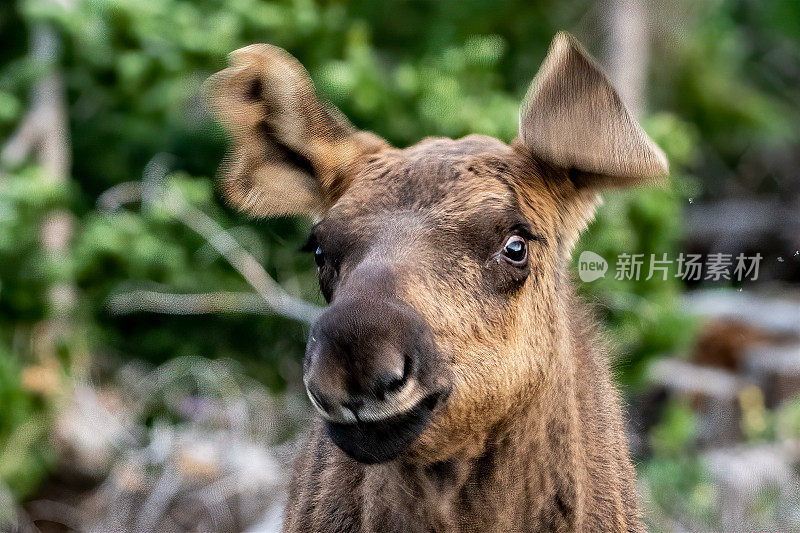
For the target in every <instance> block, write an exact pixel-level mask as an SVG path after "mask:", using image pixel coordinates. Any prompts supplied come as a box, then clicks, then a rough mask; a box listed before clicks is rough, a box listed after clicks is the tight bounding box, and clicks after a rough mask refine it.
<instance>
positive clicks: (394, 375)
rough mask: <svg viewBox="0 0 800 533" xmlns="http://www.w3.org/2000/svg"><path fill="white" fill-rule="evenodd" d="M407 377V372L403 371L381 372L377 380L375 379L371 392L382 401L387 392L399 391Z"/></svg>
mask: <svg viewBox="0 0 800 533" xmlns="http://www.w3.org/2000/svg"><path fill="white" fill-rule="evenodd" d="M407 378H408V376H407V374H406V373H405V372H403V373H402V374H401V373H400V372H387V373H384V374H381V375H380V376H379V377H378V379H377V380H375V386H374V387H373V393H374V395H375V397H376V398H378V400H380V401H383V400H385V399H386V395H387V394H392V393H395V392H397V391H399V390H400V389H401V388H402V387H403V385H404V384H405V382H406V379H407Z"/></svg>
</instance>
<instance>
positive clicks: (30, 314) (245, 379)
mask: <svg viewBox="0 0 800 533" xmlns="http://www.w3.org/2000/svg"><path fill="white" fill-rule="evenodd" d="M560 29H565V30H568V31H570V32H572V33H573V34H575V35H576V36H577V37H578V38H579V39H580V40H581V41H582V42H583V43H584V44H585V45H586V47H587V48H588V49H589V50H591V51H592V52H593V53H594V54H595V55H596V56H597V57H598V59H599V60H600V62H601V63H602V64H603V65H604V66H605V68H606V70H607V72H608V74H609V76H610V77H611V78H612V79H613V80H614V82H615V84H616V85H617V87H618V88H619V89H620V92H621V94H622V97H623V99H624V100H625V101H626V102H627V103H628V105H629V106H630V108H631V109H632V110H633V111H634V112H635V113H636V114H637V115H638V116H639V118H640V121H641V123H642V124H643V126H644V128H645V129H646V130H647V132H648V133H649V134H650V135H651V137H653V138H654V139H655V140H656V142H658V143H659V144H660V145H661V146H662V147H663V148H664V150H665V151H666V152H667V154H668V156H669V159H670V162H671V168H672V180H671V183H670V186H669V187H667V188H665V189H658V190H639V191H632V192H625V193H613V194H608V195H606V202H605V204H604V206H603V207H602V208H601V209H600V212H599V214H598V218H597V220H596V221H595V222H594V223H593V224H592V226H591V227H590V230H589V232H588V233H587V234H586V235H585V236H584V238H583V239H582V240H581V243H580V245H579V250H577V251H576V254H575V257H578V255H579V253H580V251H582V250H591V251H593V252H595V253H597V254H599V255H601V256H602V257H604V258H606V259H607V260H608V261H609V263H611V264H612V265H613V264H614V262H615V261H616V258H617V256H618V255H619V254H621V253H627V254H634V253H642V254H645V255H646V256H647V257H649V255H650V254H657V255H658V257H659V258H660V257H661V255H662V254H665V253H666V254H668V256H669V257H670V258H672V259H676V258H677V257H678V256H679V254H681V253H684V254H689V253H698V254H704V256H706V255H707V254H716V253H724V254H732V255H734V256H735V255H736V254H739V253H744V254H747V255H748V256H754V255H755V254H760V256H761V257H762V260H761V262H760V270H759V273H758V276H757V279H755V280H754V279H751V278H752V276H750V278H748V279H746V280H743V281H738V280H736V279H732V280H726V279H719V280H705V279H700V280H684V279H682V277H681V276H680V275H679V274H680V273H679V272H677V270H676V265H675V264H673V265H672V266H671V267H670V271H669V276H668V278H667V280H664V279H663V278H662V277H661V276H656V277H653V278H652V279H650V280H646V279H644V278H645V276H642V277H641V278H640V279H639V280H627V279H616V277H615V276H613V275H607V276H606V277H604V278H601V279H599V280H597V281H593V282H591V283H579V286H580V290H581V292H582V293H584V295H585V296H586V297H587V298H588V299H589V300H590V301H592V302H593V303H594V305H595V307H596V310H597V314H598V316H599V317H600V318H601V319H602V320H603V321H604V323H605V324H604V325H605V327H606V329H607V330H608V332H609V337H610V339H611V355H612V357H613V361H614V369H615V372H616V374H617V377H618V380H619V383H620V384H621V387H622V390H623V393H624V397H625V401H626V404H627V406H628V411H629V413H628V418H629V420H630V423H629V433H630V442H631V448H632V451H633V454H634V459H635V463H636V466H637V470H638V473H639V479H640V483H639V484H640V494H641V499H642V502H643V503H642V507H643V510H644V513H645V515H646V519H647V523H648V526H649V527H650V529H651V530H653V531H665V532H666V531H734V530H735V531H800V477H799V476H800V469H799V468H798V465H799V463H800V179H799V177H798V169H800V128H798V124H800V105H799V104H800V3H798V2H796V1H793V0H785V1H780V0H775V1H770V2H761V1H757V0H730V1H726V2H722V1H704V0H703V1H701V0H698V1H694V2H687V1H675V2H642V3H636V2H620V3H614V2H599V3H598V2H589V1H569V2H564V1H558V2H557V1H546V2H537V3H533V2H527V1H521V0H494V1H491V2H489V1H478V0H414V1H399V0H390V1H384V2H373V1H369V0H353V1H347V0H338V1H335V0H331V1H314V0H291V1H290V0H286V1H266V0H229V1H223V0H207V1H187V0H136V1H130V0H8V1H5V2H2V3H0V530H3V531H5V530H15V529H19V530H21V531H28V530H30V531H35V530H37V528H38V529H39V530H41V531H70V530H77V531H223V530H224V531H230V530H240V531H276V530H277V528H279V524H280V515H281V506H282V501H283V498H284V494H285V486H286V482H287V475H288V470H287V468H288V465H289V464H290V462H291V458H292V455H293V452H294V449H295V443H296V441H297V439H298V436H299V435H300V434H301V432H302V428H303V427H304V425H305V424H306V422H307V419H308V417H309V416H310V410H309V406H308V404H307V402H306V399H305V394H304V392H303V389H302V383H301V359H302V354H303V347H304V343H305V338H306V334H307V331H308V325H307V320H308V317H309V315H310V314H312V312H313V308H311V307H309V304H308V303H310V304H313V305H322V304H323V303H324V302H323V299H322V298H321V296H320V295H319V292H318V289H317V282H316V272H315V268H314V262H313V259H312V258H311V257H310V256H309V255H308V254H304V253H301V252H300V251H299V249H300V247H301V246H302V244H303V243H304V241H305V239H306V237H307V231H308V229H309V227H310V223H309V222H308V221H307V220H304V219H294V218H284V219H275V220H268V221H254V220H248V219H246V218H244V217H243V216H241V215H238V214H236V213H234V212H232V211H231V210H229V209H228V208H227V207H226V206H225V205H224V204H223V202H222V201H221V200H220V197H219V195H218V194H217V192H216V191H215V188H214V182H213V176H214V174H215V169H216V167H217V165H218V164H219V162H220V160H221V158H222V156H223V153H224V150H225V136H224V133H223V132H222V130H221V129H220V127H219V126H218V125H217V124H215V123H214V122H213V120H212V118H211V117H210V115H209V113H208V110H207V108H206V106H205V103H204V101H203V99H202V96H201V93H202V91H201V85H202V83H203V81H204V80H205V79H206V78H207V77H208V76H209V75H210V74H211V73H213V72H215V71H218V70H220V69H222V68H224V66H225V61H226V55H227V54H228V53H229V52H230V51H232V50H234V49H236V48H239V47H241V46H243V45H246V44H250V43H253V42H269V43H273V44H277V45H279V46H281V47H284V48H286V49H287V50H289V51H290V52H291V53H292V54H294V55H295V56H296V57H298V58H299V59H300V61H301V62H302V63H303V64H304V65H305V66H306V67H307V68H308V69H309V71H310V73H311V76H312V78H313V79H314V81H315V82H316V84H317V86H318V88H319V91H320V93H321V94H322V95H323V97H324V98H325V99H327V100H329V101H331V102H333V103H334V104H336V105H337V106H338V107H339V108H340V109H341V110H342V111H344V112H345V114H347V115H348V116H349V117H350V118H351V120H352V121H353V122H354V123H355V124H356V125H357V126H358V127H360V128H363V129H371V130H374V131H375V132H377V133H378V134H380V135H382V136H384V137H385V138H386V139H388V140H389V141H390V142H392V143H393V144H395V145H396V146H406V145H409V144H412V143H414V142H416V141H417V140H419V139H420V138H422V137H424V136H429V135H442V136H448V137H459V136H463V135H466V134H469V133H483V134H487V135H492V136H496V137H499V138H500V139H501V140H504V141H511V140H512V139H513V138H514V137H515V135H516V130H517V111H518V106H519V103H520V101H521V99H522V96H523V95H524V93H525V90H526V88H527V85H528V83H529V82H530V80H531V78H532V77H533V75H534V74H535V72H536V70H537V68H538V66H539V64H540V62H541V60H542V59H543V57H544V55H545V53H546V50H547V46H548V44H549V42H550V40H551V39H552V37H553V35H554V33H555V32H556V31H557V30H560ZM646 268H647V263H645V269H646ZM612 270H613V269H612ZM576 278H577V276H576ZM248 280H250V281H248ZM273 280H274V281H275V282H277V283H278V284H279V285H277V286H275V285H273V283H272V281H273ZM283 291H285V293H284V292H283ZM276 295H277V296H276ZM286 295H289V296H290V298H288V299H285V300H284V301H288V302H289V304H288V305H286V306H283V307H280V308H277V309H276V307H275V306H274V305H273V303H274V301H275V299H276V298H278V297H282V296H286ZM306 302H308V303H306ZM276 311H277V312H276Z"/></svg>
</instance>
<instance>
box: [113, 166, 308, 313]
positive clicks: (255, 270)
mask: <svg viewBox="0 0 800 533" xmlns="http://www.w3.org/2000/svg"><path fill="white" fill-rule="evenodd" d="M148 168H149V169H158V171H159V172H161V171H164V167H163V166H162V165H148ZM148 174H149V172H148ZM145 181H146V182H147V183H150V184H151V185H152V184H153V183H159V182H160V181H161V180H160V179H159V178H158V177H153V176H145ZM149 188H150V187H149ZM143 190H144V187H143V186H142V184H140V183H137V182H129V183H121V184H119V185H115V186H114V187H112V188H111V189H109V190H107V191H106V192H104V193H103V194H102V195H101V196H100V198H99V199H98V206H99V208H101V209H103V210H106V211H114V210H116V209H119V208H120V207H121V206H122V205H124V204H126V203H129V202H133V201H136V200H140V199H142V197H143ZM159 192H161V195H160V197H161V200H162V205H163V206H164V207H165V208H166V209H167V210H168V211H169V212H170V213H171V214H172V215H173V216H174V217H175V218H177V219H178V220H180V221H181V222H182V223H183V224H185V225H186V226H187V227H189V228H190V229H192V230H194V231H195V232H196V233H197V234H198V235H200V236H201V237H203V238H204V239H205V240H206V241H208V243H209V244H210V245H211V246H212V247H213V248H214V249H215V250H217V252H219V254H220V255H221V256H222V257H223V258H225V260H226V261H227V262H228V263H229V264H230V265H231V266H232V267H233V268H234V269H236V271H238V272H239V274H241V275H242V277H243V278H244V279H245V280H246V281H247V282H248V283H249V284H250V286H251V287H253V289H254V290H255V291H256V294H255V295H252V298H251V295H247V294H242V293H225V292H219V293H209V294H192V295H181V294H164V293H157V292H151V291H134V292H131V293H127V294H125V293H123V294H118V295H116V296H112V297H111V298H110V299H109V307H110V309H111V312H113V313H115V314H124V313H129V312H134V311H136V310H143V311H152V312H164V313H170V314H200V313H212V312H250V313H259V314H268V312H269V310H271V311H272V312H274V313H276V314H279V315H282V316H285V317H288V318H292V319H294V320H299V321H300V322H305V323H307V324H310V323H312V322H314V320H316V318H317V317H318V316H319V313H320V312H321V308H320V307H319V306H316V305H314V304H311V303H309V302H306V301H304V300H301V299H299V298H295V297H294V296H291V295H290V294H288V293H287V292H286V291H284V290H283V288H282V287H281V286H280V285H279V284H278V283H277V282H276V281H275V280H274V279H272V277H271V276H270V275H269V274H267V271H266V270H264V267H262V266H261V264H260V263H259V262H258V261H257V260H256V259H255V257H253V256H252V255H251V254H250V253H249V252H248V251H247V250H246V249H245V248H244V247H243V246H242V245H241V244H239V242H238V241H237V240H236V239H235V238H234V237H233V236H232V235H231V234H230V233H228V232H227V231H225V229H224V228H223V227H222V226H220V225H219V223H217V221H215V220H214V219H213V218H211V217H209V216H208V215H206V214H205V213H204V212H203V211H201V210H200V209H197V208H196V207H194V206H192V205H191V204H189V203H188V202H187V201H186V200H185V198H183V196H182V195H181V194H180V191H178V190H177V189H176V188H174V187H173V188H171V189H167V188H166V187H163V186H161V187H160V191H159ZM150 195H152V196H157V195H156V194H154V191H150ZM148 200H149V201H150V202H153V201H154V200H155V198H152V197H151V198H149V199H148ZM134 297H141V298H142V301H141V302H140V303H139V305H138V306H137V305H135V302H133V301H132V298H134ZM254 298H259V299H260V301H261V304H259V303H258V302H256V301H255V300H254ZM180 304H183V305H186V306H187V310H186V311H185V312H184V313H181V312H180V311H179V310H178V309H177V307H176V306H178V305H180ZM139 308H140V309H139Z"/></svg>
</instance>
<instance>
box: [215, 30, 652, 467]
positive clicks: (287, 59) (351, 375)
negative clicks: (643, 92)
mask: <svg viewBox="0 0 800 533" xmlns="http://www.w3.org/2000/svg"><path fill="white" fill-rule="evenodd" d="M233 63H234V65H233V66H232V67H231V68H229V69H227V70H225V71H223V72H221V73H219V74H218V75H216V76H215V77H214V78H212V81H211V85H210V87H211V90H212V95H213V102H214V105H215V108H216V109H217V110H218V112H219V113H220V116H221V117H222V119H223V121H224V122H225V123H226V125H227V126H228V127H229V129H230V130H231V131H232V133H233V136H234V141H235V149H234V150H233V152H232V153H231V155H230V156H229V158H228V160H227V162H226V164H225V167H224V169H223V173H224V190H225V192H226V195H227V197H228V198H229V200H230V201H231V202H232V203H233V204H234V205H236V206H237V207H239V208H240V209H242V210H244V211H248V212H251V213H254V214H257V215H260V216H267V215H276V214H287V213H303V214H313V215H315V216H316V217H317V218H318V219H319V222H318V223H317V224H316V225H315V226H314V228H313V230H312V233H311V236H310V240H309V248H310V249H311V250H312V251H313V252H314V259H315V261H316V263H317V266H318V269H319V282H320V288H321V290H322V292H323V294H324V296H325V298H326V300H327V301H328V302H329V304H330V305H329V306H328V307H327V308H326V310H325V311H324V312H323V314H322V315H321V316H320V317H319V319H318V320H317V322H316V323H315V324H314V325H313V326H312V328H311V331H310V336H309V341H308V345H307V349H306V357H305V361H304V383H305V386H306V389H307V392H308V395H309V398H310V399H311V402H312V403H313V405H314V407H315V408H316V409H317V411H318V412H319V414H320V415H321V416H322V417H323V419H324V423H325V425H326V427H327V430H328V434H329V435H330V437H331V438H332V440H333V441H334V442H335V443H336V445H337V446H339V448H341V449H342V450H343V451H344V452H345V453H347V454H348V455H349V456H351V457H352V458H354V459H356V460H358V461H361V462H365V463H376V462H384V461H388V460H391V459H394V458H395V457H397V456H398V455H400V454H404V453H405V454H406V455H407V456H408V457H410V458H413V457H421V458H426V459H429V460H430V459H433V458H436V457H438V456H443V455H444V454H447V453H451V452H453V451H455V450H457V449H458V447H459V446H468V445H470V440H471V438H473V437H474V438H479V436H480V434H481V433H483V432H486V431H489V428H491V427H492V426H494V425H496V424H497V423H498V422H499V421H500V420H502V419H503V418H504V417H507V416H512V415H513V411H514V409H516V408H519V407H520V404H521V403H524V402H525V399H527V398H530V397H531V395H532V394H535V390H536V388H537V383H539V382H540V381H541V380H542V379H546V378H547V375H548V373H550V372H554V371H557V370H556V367H557V364H558V362H557V361H556V359H555V358H554V355H553V354H555V353H556V352H557V351H558V347H559V343H560V342H562V341H563V338H564V331H563V329H564V327H565V326H563V325H560V324H559V320H558V318H559V317H560V316H561V314H562V313H563V309H562V306H561V305H560V304H559V302H560V298H563V296H562V293H563V289H562V288H561V287H562V286H563V284H564V283H565V279H564V278H565V271H564V269H565V263H566V260H567V258H568V257H569V252H570V250H571V247H572V245H573V243H574V242H575V240H576V239H577V237H578V234H579V232H580V231H581V229H582V228H583V227H584V226H585V225H586V223H587V222H588V220H589V219H590V218H591V216H592V214H593V210H594V204H595V198H596V194H597V191H598V190H599V189H600V188H602V187H604V186H609V185H617V186H618V185H633V184H636V183H638V182H640V181H642V180H645V179H647V178H650V177H655V176H657V175H660V174H663V173H665V172H666V161H665V159H664V156H663V154H662V153H661V152H660V150H659V149H658V148H657V147H656V146H655V145H654V144H653V143H652V142H651V141H650V140H649V139H648V138H647V136H646V135H645V134H644V132H643V131H642V130H641V128H640V127H639V126H638V125H637V124H636V122H635V121H634V120H633V119H632V118H631V117H630V115H629V114H628V113H627V111H626V110H625V107H624V106H623V105H622V103H621V102H620V100H619V98H618V97H617V95H616V93H615V92H614V90H613V88H611V86H610V84H609V83H608V81H607V80H606V79H605V77H604V76H603V75H602V74H601V73H600V72H599V70H598V69H597V68H596V67H595V65H594V63H593V62H592V60H591V59H590V58H589V57H588V55H587V54H586V53H585V52H584V51H583V49H582V48H581V47H580V45H579V44H577V42H575V41H574V39H572V38H571V37H570V36H568V35H567V34H563V33H562V34H559V35H558V36H557V37H556V39H555V40H554V42H553V46H552V47H551V50H550V52H549V54H548V57H547V58H546V60H545V63H544V64H543V66H542V69H541V70H540V72H539V74H538V75H537V77H536V79H535V80H534V82H533V84H532V86H531V89H530V91H529V93H528V96H527V97H526V100H525V102H524V103H523V107H522V110H521V122H520V137H519V139H518V140H516V141H515V142H514V143H512V145H510V146H509V145H506V144H505V143H502V142H500V141H498V140H496V139H492V138H488V137H482V136H476V135H473V136H468V137H465V138H463V139H460V140H456V141H453V140H449V139H426V140H424V141H422V142H420V143H418V144H416V145H414V146H412V147H410V148H406V149H404V150H398V149H395V148H392V147H390V146H389V145H388V144H387V143H386V142H385V141H383V140H382V139H380V138H378V137H376V136H374V135H373V134H370V133H366V132H360V131H357V130H355V129H354V128H353V127H352V126H351V125H350V124H349V123H347V121H346V120H345V119H344V118H343V117H342V116H341V115H340V114H338V112H337V111H336V110H335V109H331V108H329V107H326V106H323V105H322V104H321V103H320V102H319V101H318V100H317V98H316V96H315V94H314V89H313V86H312V84H311V82H310V80H309V78H308V75H307V74H306V73H305V71H304V70H303V68H302V67H301V66H300V65H299V64H298V63H297V62H296V60H294V58H292V57H291V56H289V55H288V54H286V53H285V52H284V51H282V50H280V49H277V48H274V47H270V46H266V45H257V46H251V47H248V48H244V49H242V50H240V51H237V52H235V53H234V54H233Z"/></svg>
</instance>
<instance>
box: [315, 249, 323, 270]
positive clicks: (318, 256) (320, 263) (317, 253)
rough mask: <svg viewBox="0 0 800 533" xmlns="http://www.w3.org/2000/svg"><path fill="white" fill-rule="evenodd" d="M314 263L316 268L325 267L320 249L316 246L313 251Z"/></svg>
mask: <svg viewBox="0 0 800 533" xmlns="http://www.w3.org/2000/svg"><path fill="white" fill-rule="evenodd" d="M314 262H315V263H316V264H317V267H318V268H322V267H323V265H325V255H324V254H323V253H322V248H320V247H319V246H317V249H316V250H315V251H314Z"/></svg>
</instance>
